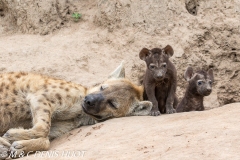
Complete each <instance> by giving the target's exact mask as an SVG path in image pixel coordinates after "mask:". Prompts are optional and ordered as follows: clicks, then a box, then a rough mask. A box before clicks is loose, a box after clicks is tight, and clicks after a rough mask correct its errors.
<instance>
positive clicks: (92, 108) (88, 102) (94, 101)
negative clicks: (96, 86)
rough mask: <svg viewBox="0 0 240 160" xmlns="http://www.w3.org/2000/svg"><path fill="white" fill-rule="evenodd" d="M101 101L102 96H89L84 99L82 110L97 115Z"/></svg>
mask: <svg viewBox="0 0 240 160" xmlns="http://www.w3.org/2000/svg"><path fill="white" fill-rule="evenodd" d="M103 100H104V97H103V95H102V94H89V95H87V96H86V97H85V98H84V101H83V110H84V111H85V112H86V113H90V114H97V113H99V112H100V105H101V103H102V102H103Z"/></svg>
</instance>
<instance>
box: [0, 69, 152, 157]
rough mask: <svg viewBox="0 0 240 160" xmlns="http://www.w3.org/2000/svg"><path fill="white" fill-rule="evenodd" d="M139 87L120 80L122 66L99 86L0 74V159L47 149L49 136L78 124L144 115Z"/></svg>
mask: <svg viewBox="0 0 240 160" xmlns="http://www.w3.org/2000/svg"><path fill="white" fill-rule="evenodd" d="M142 95H143V88H142V87H139V86H136V85H134V84H133V83H131V82H130V81H129V80H127V79H125V72H124V67H123V66H122V64H121V65H120V66H119V67H118V68H117V69H116V70H115V71H114V72H113V73H112V74H111V75H110V77H109V79H108V80H107V81H105V82H104V83H103V84H101V85H99V86H96V87H93V88H91V89H87V88H85V87H83V86H81V85H78V84H75V83H72V82H67V81H64V80H60V79H54V78H49V77H46V76H43V75H37V74H30V73H5V74H1V75H0V98H1V101H0V121H1V123H0V135H1V136H2V135H3V136H2V137H0V156H1V157H0V159H5V158H6V157H8V156H9V155H8V154H9V153H11V152H12V153H13V152H14V153H15V152H16V151H17V154H20V153H22V152H24V153H27V152H30V151H42V150H47V149H48V148H49V145H50V141H49V139H53V138H56V137H58V136H60V135H62V134H64V133H66V132H68V131H70V130H72V129H74V128H77V127H80V126H82V125H91V124H94V123H96V122H97V121H104V120H106V119H110V118H114V117H123V116H134V115H137V116H138V115H149V114H150V111H151V108H152V104H151V102H148V101H142V100H143V98H142Z"/></svg>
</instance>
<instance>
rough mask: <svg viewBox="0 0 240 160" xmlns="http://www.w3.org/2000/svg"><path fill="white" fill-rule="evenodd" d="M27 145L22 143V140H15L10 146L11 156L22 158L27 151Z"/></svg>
mask: <svg viewBox="0 0 240 160" xmlns="http://www.w3.org/2000/svg"><path fill="white" fill-rule="evenodd" d="M25 151H26V147H25V146H24V145H23V144H22V143H21V141H15V142H13V144H12V145H11V147H10V152H11V154H10V157H11V158H21V157H23V156H24V155H25V154H26V153H25Z"/></svg>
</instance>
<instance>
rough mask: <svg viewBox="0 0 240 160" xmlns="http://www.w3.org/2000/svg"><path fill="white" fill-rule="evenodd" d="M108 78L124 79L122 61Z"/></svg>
mask: <svg viewBox="0 0 240 160" xmlns="http://www.w3.org/2000/svg"><path fill="white" fill-rule="evenodd" d="M108 78H116V79H118V78H125V68H124V61H122V62H121V64H120V65H119V66H118V67H117V68H116V69H115V70H114V71H113V72H112V73H111V74H110V75H109V76H108Z"/></svg>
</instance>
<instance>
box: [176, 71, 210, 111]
mask: <svg viewBox="0 0 240 160" xmlns="http://www.w3.org/2000/svg"><path fill="white" fill-rule="evenodd" d="M184 78H185V79H186V80H187V81H188V87H187V89H186V93H185V95H184V97H183V99H182V101H181V102H180V103H179V104H178V106H177V112H188V111H203V110H204V106H203V97H204V96H208V95H210V94H211V92H212V83H213V81H214V77H213V70H212V69H209V70H208V71H207V72H205V71H203V70H200V71H197V72H195V73H194V71H193V69H192V67H188V68H187V70H186V71H185V73H184Z"/></svg>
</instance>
